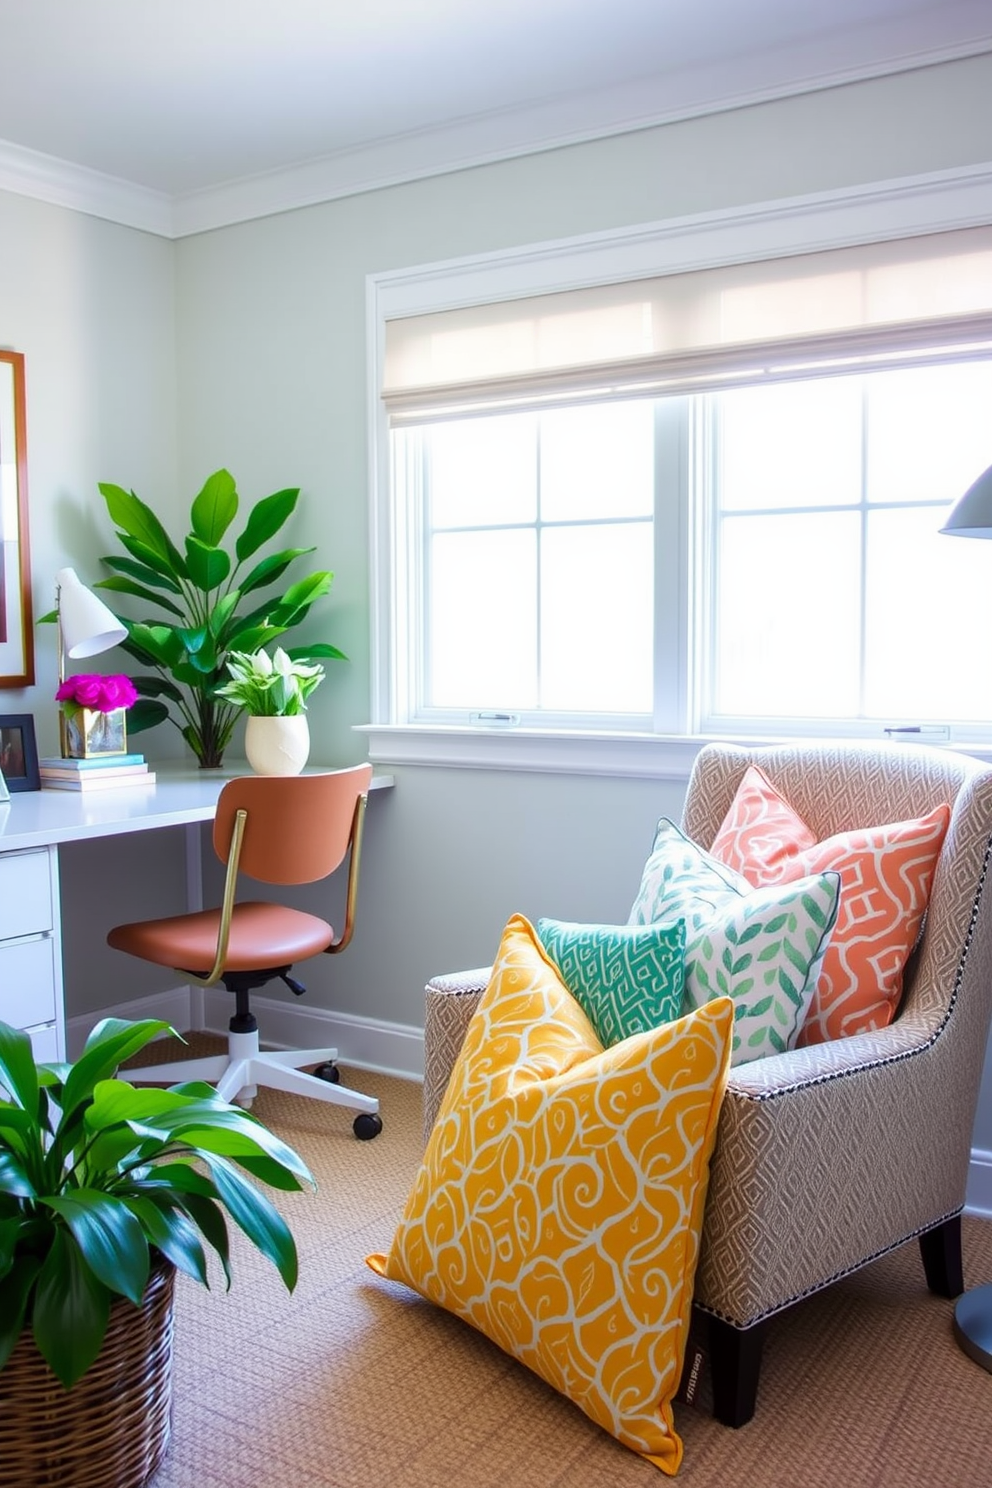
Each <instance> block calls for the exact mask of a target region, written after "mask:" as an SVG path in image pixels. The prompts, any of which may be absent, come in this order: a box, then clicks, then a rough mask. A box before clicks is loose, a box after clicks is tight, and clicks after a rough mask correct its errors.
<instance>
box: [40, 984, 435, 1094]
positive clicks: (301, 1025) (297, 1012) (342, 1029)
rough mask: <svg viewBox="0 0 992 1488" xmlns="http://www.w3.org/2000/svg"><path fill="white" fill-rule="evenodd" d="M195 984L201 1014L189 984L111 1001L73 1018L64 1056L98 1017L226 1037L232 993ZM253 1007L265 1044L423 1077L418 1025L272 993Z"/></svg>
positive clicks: (76, 1049)
mask: <svg viewBox="0 0 992 1488" xmlns="http://www.w3.org/2000/svg"><path fill="white" fill-rule="evenodd" d="M195 990H196V992H197V994H198V995H199V998H202V1004H203V1017H202V1018H199V1019H196V1020H194V1018H193V1016H192V1011H191V1008H192V998H191V996H190V989H189V988H188V987H176V988H173V989H171V990H170V991H166V992H153V993H150V994H149V995H148V996H146V997H139V998H135V999H134V1000H133V1001H131V1002H126V1003H124V1002H121V1003H114V1004H113V1005H112V1006H111V1007H107V1008H103V1009H102V1010H100V1011H99V1012H92V1013H84V1014H81V1015H80V1016H78V1017H75V1018H72V1019H71V1020H70V1022H69V1024H68V1029H67V1043H68V1048H69V1054H68V1058H70V1059H75V1058H77V1057H78V1055H79V1053H80V1052H81V1050H82V1047H83V1044H84V1043H85V1041H86V1036H87V1034H88V1033H89V1032H90V1030H91V1028H92V1027H93V1025H94V1024H95V1023H97V1022H99V1020H100V1019H101V1018H134V1019H138V1018H162V1019H164V1020H165V1021H166V1022H167V1023H171V1024H172V1026H173V1027H174V1028H176V1029H178V1030H179V1032H181V1033H185V1032H186V1030H187V1029H189V1028H199V1029H202V1030H204V1031H206V1032H209V1033H217V1034H221V1035H223V1036H225V1037H226V1035H227V1025H228V1020H229V1019H230V1016H231V1012H232V1010H233V1007H234V1003H233V999H232V996H231V994H230V993H229V992H226V991H225V990H224V989H223V988H217V987H207V988H206V989H202V988H199V987H198V988H196V989H195ZM252 1011H253V1012H255V1013H256V1014H257V1016H258V1021H259V1025H260V1031H261V1037H262V1041H263V1044H264V1045H265V1046H266V1047H270V1048H277V1049H313V1048H318V1047H321V1046H333V1047H336V1048H337V1049H338V1052H339V1054H340V1057H341V1063H342V1064H345V1065H350V1066H353V1067H354V1068H355V1069H367V1070H374V1071H377V1072H378V1073H380V1074H384V1075H395V1076H396V1077H397V1078H399V1079H401V1080H422V1079H423V1078H424V1031H423V1029H422V1028H414V1027H412V1026H410V1025H408V1024H406V1023H390V1022H387V1021H385V1020H380V1019H376V1018H359V1017H356V1016H355V1015H354V1014H352V1013H338V1012H333V1011H330V1010H329V1009H327V1008H317V1007H311V1006H308V1007H293V1006H292V1004H290V1003H286V1002H281V1001H278V1000H277V999H276V998H274V997H273V998H266V997H258V996H255V997H253V998H252Z"/></svg>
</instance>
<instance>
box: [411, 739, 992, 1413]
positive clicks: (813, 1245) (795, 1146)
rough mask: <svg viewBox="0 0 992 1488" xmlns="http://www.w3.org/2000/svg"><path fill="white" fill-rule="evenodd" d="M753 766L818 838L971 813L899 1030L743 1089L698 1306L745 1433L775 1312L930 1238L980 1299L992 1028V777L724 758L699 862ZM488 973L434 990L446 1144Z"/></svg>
mask: <svg viewBox="0 0 992 1488" xmlns="http://www.w3.org/2000/svg"><path fill="white" fill-rule="evenodd" d="M751 764H755V765H758V766H759V767H760V768H761V770H762V771H763V772H764V774H765V775H766V776H767V778H768V779H769V780H770V782H771V783H772V785H773V786H775V787H776V788H777V790H779V791H780V792H781V794H782V795H783V796H784V797H785V798H786V799H787V800H788V801H789V803H790V804H791V805H792V806H793V807H794V809H795V810H796V812H797V813H798V814H799V815H800V816H801V817H802V818H803V820H804V821H805V822H806V823H808V825H809V826H810V827H811V828H812V830H813V832H814V833H815V835H816V838H817V840H822V839H824V838H825V837H829V836H831V835H833V834H834V833H836V832H842V831H849V830H852V829H854V828H858V827H875V826H880V825H883V824H885V823H888V822H895V821H903V820H908V819H910V818H915V817H920V816H924V815H925V814H926V813H927V812H928V811H930V810H932V809H933V808H934V807H935V806H939V805H940V804H941V803H943V802H947V804H948V805H950V806H951V807H952V815H951V821H950V826H949V828H948V831H947V835H946V837H945V839H944V843H943V846H942V849H941V853H940V857H939V859H938V863H937V868H936V873H935V875H934V881H933V888H932V892H931V897H930V907H929V910H928V913H927V916H926V919H925V921H924V925H923V932H922V935H921V938H920V941H919V944H918V946H917V949H916V951H915V952H914V955H913V957H912V959H911V961H910V964H909V966H908V967H907V970H906V977H905V982H904V991H903V997H902V1001H901V1003H900V1008H899V1012H898V1015H897V1017H896V1018H895V1020H894V1021H893V1022H892V1023H891V1024H890V1025H889V1027H887V1028H884V1029H880V1030H878V1031H876V1032H872V1033H861V1034H855V1035H853V1036H852V1037H849V1038H845V1039H840V1040H837V1041H834V1042H830V1043H821V1044H814V1045H810V1046H808V1047H805V1048H801V1049H794V1050H791V1051H790V1052H788V1053H784V1054H778V1055H774V1056H771V1057H769V1058H764V1059H758V1060H755V1061H754V1062H753V1063H749V1064H744V1065H741V1066H737V1067H735V1068H733V1069H731V1071H730V1076H729V1081H728V1085H727V1091H726V1095H725V1097H724V1102H723V1106H722V1109H721V1113H720V1121H719V1127H718V1133H717V1140H716V1146H715V1149H714V1153H713V1158H712V1162H711V1167H710V1182H709V1190H708V1194H707V1200H706V1210H705V1215H704V1221H703V1231H702V1238H701V1247H700V1254H699V1261H698V1266H697V1271H696V1279H695V1291H694V1301H693V1308H694V1328H699V1329H704V1330H705V1332H706V1334H707V1335H708V1352H709V1361H710V1369H711V1377H712V1388H713V1409H714V1414H715V1415H716V1416H717V1417H718V1418H719V1419H720V1420H721V1421H724V1422H725V1423H726V1424H728V1425H733V1426H738V1425H742V1424H743V1423H744V1422H745V1421H747V1420H749V1419H750V1418H751V1416H752V1415H753V1413H754V1409H755V1402H756V1396H757V1388H758V1376H759V1369H760V1362H761V1350H762V1344H763V1339H764V1332H765V1326H764V1325H765V1323H766V1322H767V1320H768V1318H770V1317H771V1316H772V1315H773V1314H775V1313H777V1312H781V1311H782V1310H783V1309H784V1308H787V1307H790V1306H792V1305H793V1304H794V1303H797V1302H800V1301H801V1299H802V1298H804V1297H806V1296H808V1295H809V1294H810V1293H812V1292H815V1291H818V1290H819V1289H820V1288H822V1287H825V1286H829V1285H830V1283H831V1282H833V1281H836V1280H837V1279H838V1278H839V1277H842V1276H845V1275H847V1274H849V1273H850V1272H852V1271H855V1270H857V1269H858V1268H859V1267H861V1266H864V1265H867V1264H868V1263H869V1262H871V1261H873V1260H875V1259H876V1258H877V1257H878V1256H880V1255H881V1254H883V1253H884V1252H885V1251H887V1250H891V1249H893V1248H894V1247H895V1246H898V1245H902V1244H904V1243H905V1242H906V1241H908V1240H913V1239H917V1240H918V1241H919V1246H920V1251H921V1256H922V1261H923V1266H924V1271H925V1276H926V1280H927V1284H928V1286H929V1287H930V1290H931V1291H933V1292H935V1293H937V1294H938V1295H941V1296H946V1297H954V1296H957V1295H958V1294H959V1293H960V1292H961V1291H962V1290H963V1279H962V1267H961V1218H960V1216H961V1210H962V1208H963V1206H964V1197H965V1186H966V1182H967V1175H968V1163H969V1156H970V1150H971V1134H972V1127H973V1124H974V1117H975V1107H976V1103H977V1100H978V1090H979V1084H980V1080H981V1074H982V1067H983V1062H984V1056H985V1045H986V1040H987V1037H988V1029H989V1019H990V1013H992V888H990V891H989V893H984V892H983V890H984V888H985V883H986V876H987V874H988V871H989V857H990V839H992V768H989V767H987V766H985V765H983V764H980V763H979V762H978V761H976V760H974V759H971V758H969V757H967V756H965V755H960V754H956V753H954V752H952V751H950V750H943V749H936V748H928V747H925V746H915V745H905V744H884V745H861V744H856V743H834V742H829V743H809V744H788V745H769V746H763V747H760V748H743V747H740V746H737V745H732V744H710V745H707V746H705V747H704V748H703V749H702V750H701V751H700V753H699V755H698V756H697V758H696V761H695V764H694V767H693V771H692V776H691V779H690V782H689V788H688V792H687V796H686V801H685V807H684V810H683V816H682V827H683V830H684V831H685V833H686V835H687V836H689V837H691V838H692V839H693V840H694V841H695V842H697V843H698V844H699V845H700V846H702V847H704V848H708V847H709V846H710V845H711V844H712V842H713V840H714V838H715V836H716V833H717V829H718V828H719V826H720V824H721V822H722V821H723V819H724V817H725V816H726V813H727V811H728V809H729V807H730V805H731V802H732V800H733V798H734V794H735V792H736V790H737V787H738V785H739V784H740V781H741V778H742V777H743V775H744V773H745V771H746V769H747V767H748V766H749V765H751ZM651 825H653V824H651ZM647 828H648V824H646V829H645V830H646V834H647ZM513 907H514V906H508V908H511V909H512V908H513ZM488 975H489V973H488V968H480V969H478V970H475V971H470V972H463V973H458V974H456V975H451V976H441V977H436V978H434V979H433V980H432V981H431V982H429V983H428V986H427V989H426V993H427V1003H426V1023H425V1079H424V1118H425V1129H426V1130H427V1131H430V1129H431V1126H432V1125H433V1121H434V1117H435V1115H436V1112H437V1108H438V1105H439V1103H440V1100H441V1097H442V1096H443V1094H444V1090H445V1087H446V1085H447V1082H448V1076H449V1074H450V1071H451V1068H452V1065H453V1063H454V1059H455V1057H456V1055H457V1053H458V1050H459V1049H460V1047H461V1043H462V1039H463V1037H464V1034H465V1029H466V1028H467V1025H468V1022H469V1019H470V1018H471V1015H472V1012H473V1011H474V1009H475V1006H476V1004H477V1002H478V1000H479V997H480V996H481V993H482V991H483V989H484V988H485V985H486V982H487V981H488Z"/></svg>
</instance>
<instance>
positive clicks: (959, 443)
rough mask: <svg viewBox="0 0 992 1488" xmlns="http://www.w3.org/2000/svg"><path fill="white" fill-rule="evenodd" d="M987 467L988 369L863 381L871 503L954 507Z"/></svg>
mask: <svg viewBox="0 0 992 1488" xmlns="http://www.w3.org/2000/svg"><path fill="white" fill-rule="evenodd" d="M989 465H992V363H990V362H970V363H964V364H963V365H961V366H959V367H916V368H913V369H912V370H906V371H902V372H885V373H881V374H879V375H878V376H876V377H872V378H870V379H869V381H868V500H869V501H872V502H876V501H877V502H882V501H956V500H957V498H958V497H959V496H960V495H962V494H963V493H964V492H965V491H966V490H967V489H968V487H969V486H970V485H971V483H972V481H973V480H975V478H976V477H977V476H979V475H981V473H982V471H983V470H985V469H986V467H987V466H989ZM937 525H939V523H938V524H937Z"/></svg>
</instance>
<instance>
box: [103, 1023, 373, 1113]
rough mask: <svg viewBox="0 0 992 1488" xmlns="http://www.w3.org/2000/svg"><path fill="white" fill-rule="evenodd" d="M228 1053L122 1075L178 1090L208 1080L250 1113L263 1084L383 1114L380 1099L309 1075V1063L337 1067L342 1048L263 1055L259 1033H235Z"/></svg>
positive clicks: (135, 1081) (150, 1066) (139, 1082)
mask: <svg viewBox="0 0 992 1488" xmlns="http://www.w3.org/2000/svg"><path fill="white" fill-rule="evenodd" d="M227 1042H228V1047H227V1053H226V1054H208V1055H207V1056H206V1057H205V1058H203V1059H177V1060H174V1061H172V1062H170V1063H168V1064H148V1065H142V1066H141V1068H139V1069H125V1070H122V1072H121V1073H122V1075H123V1078H124V1079H125V1080H129V1081H130V1082H131V1083H132V1084H135V1085H178V1084H180V1083H181V1082H183V1081H186V1080H204V1081H206V1083H207V1084H208V1085H214V1086H216V1089H217V1094H218V1095H219V1096H220V1097H221V1099H222V1100H226V1101H230V1102H233V1103H235V1104H237V1105H239V1106H243V1107H244V1108H245V1110H248V1109H249V1108H250V1106H251V1103H252V1101H253V1100H254V1099H255V1096H256V1095H257V1094H258V1087H259V1085H263V1086H268V1087H269V1088H270V1089H272V1090H285V1091H287V1092H288V1093H289V1094H290V1095H308V1096H310V1097H311V1098H312V1099H313V1100H319V1101H325V1102H326V1103H327V1104H328V1105H330V1106H347V1107H349V1108H350V1109H351V1110H353V1111H365V1112H368V1113H371V1114H374V1113H376V1112H378V1110H379V1102H378V1100H376V1098H375V1096H372V1095H362V1094H361V1093H360V1092H359V1091H357V1090H349V1089H348V1087H347V1086H346V1085H335V1084H332V1083H331V1082H330V1081H329V1080H322V1079H320V1077H319V1076H317V1075H311V1074H309V1073H307V1071H306V1070H305V1068H304V1066H305V1065H309V1064H314V1065H320V1064H333V1063H334V1061H335V1060H336V1059H337V1057H338V1051H337V1049H326V1048H324V1049H276V1050H269V1051H268V1052H266V1053H264V1054H263V1053H262V1052H261V1051H260V1050H259V1047H258V1030H257V1029H256V1030H254V1031H253V1032H251V1033H229V1034H228V1036H227Z"/></svg>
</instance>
